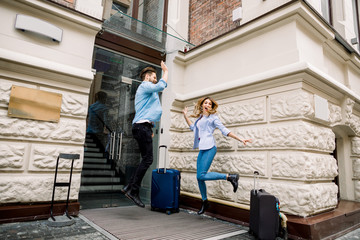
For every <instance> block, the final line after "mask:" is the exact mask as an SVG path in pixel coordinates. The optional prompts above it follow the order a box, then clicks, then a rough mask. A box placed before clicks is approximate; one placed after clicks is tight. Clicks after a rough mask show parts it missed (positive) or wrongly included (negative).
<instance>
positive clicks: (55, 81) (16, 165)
mask: <svg viewBox="0 0 360 240" xmlns="http://www.w3.org/2000/svg"><path fill="white" fill-rule="evenodd" d="M54 2H56V3H58V4H53V3H52V1H45V2H44V1H25V2H24V1H7V0H6V1H1V3H0V8H1V9H2V10H3V13H4V14H2V15H1V16H0V18H1V20H2V22H3V23H4V26H7V27H6V28H3V30H2V31H1V33H0V42H3V43H6V44H7V45H4V46H0V52H1V54H0V55H1V56H2V57H1V58H0V205H7V204H14V203H16V204H29V203H30V204H37V203H43V202H49V201H51V198H52V190H53V184H54V175H55V168H56V160H57V158H58V156H59V154H60V153H70V154H80V159H78V160H75V161H74V166H73V176H72V182H71V187H70V199H71V200H77V199H78V193H79V188H80V176H81V169H82V164H83V155H84V153H83V152H84V148H83V145H84V139H85V134H86V133H85V131H86V116H87V109H88V94H89V89H90V85H91V81H92V79H93V72H92V71H91V63H92V54H93V47H94V45H93V43H94V39H95V36H96V34H97V32H98V31H99V30H100V29H101V22H100V21H99V20H95V19H94V18H89V17H88V16H85V15H81V14H79V13H76V12H74V11H67V10H66V9H67V8H63V7H61V6H60V5H65V6H67V7H70V8H74V4H75V2H76V1H70V0H63V1H54ZM77 2H78V1H77ZM96 2H98V6H99V7H101V2H99V1H92V3H93V4H92V5H91V6H94V4H95V3H96ZM95 8H96V6H95ZM64 9H65V10H64ZM19 13H21V14H24V15H25V14H26V15H28V16H31V17H33V18H37V19H38V20H39V21H46V22H48V23H50V24H53V25H55V26H56V27H58V28H59V29H61V30H62V32H63V35H62V39H61V41H59V42H54V41H52V40H51V39H48V38H44V37H43V36H41V35H37V34H33V33H31V32H29V31H19V30H17V29H15V28H14V24H13V21H15V19H16V16H17V14H19ZM94 17H96V16H94ZM80 46H81V47H80ZM12 86H22V87H26V88H29V89H36V90H42V91H47V92H52V93H58V94H61V98H62V102H61V109H60V120H59V121H58V122H48V121H38V120H34V119H31V118H28V119H25V118H16V117H10V116H8V108H9V102H10V95H11V89H12ZM70 168H71V160H66V159H60V162H59V166H58V178H57V182H68V181H69V174H70ZM67 191H68V188H67V187H59V188H56V191H55V200H56V201H57V200H66V197H67Z"/></svg>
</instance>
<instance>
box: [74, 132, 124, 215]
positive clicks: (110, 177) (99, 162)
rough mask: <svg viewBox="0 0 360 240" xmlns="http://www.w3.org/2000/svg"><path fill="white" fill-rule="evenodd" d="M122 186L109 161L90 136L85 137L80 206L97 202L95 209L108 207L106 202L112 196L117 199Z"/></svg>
mask: <svg viewBox="0 0 360 240" xmlns="http://www.w3.org/2000/svg"><path fill="white" fill-rule="evenodd" d="M122 186H123V185H122V184H121V179H120V176H119V174H117V172H116V171H115V169H114V167H112V164H111V161H108V160H107V158H106V157H105V154H104V152H102V151H101V148H100V147H99V146H98V144H97V143H96V141H95V140H94V139H93V138H92V136H91V135H86V139H85V147H84V163H83V168H82V173H81V186H80V192H79V201H80V204H81V205H86V203H89V202H90V201H94V200H97V201H99V202H101V201H102V202H101V206H97V207H108V201H107V200H108V199H112V198H114V196H115V198H119V195H121V194H120V190H121V187H122ZM86 208H91V207H89V206H88V207H86Z"/></svg>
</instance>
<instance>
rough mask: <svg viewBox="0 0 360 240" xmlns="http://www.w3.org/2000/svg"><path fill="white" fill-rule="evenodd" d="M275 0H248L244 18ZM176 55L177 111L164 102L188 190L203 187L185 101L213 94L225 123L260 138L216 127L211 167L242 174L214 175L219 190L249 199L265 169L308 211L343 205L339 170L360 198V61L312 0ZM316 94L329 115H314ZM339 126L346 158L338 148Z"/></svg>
mask: <svg viewBox="0 0 360 240" xmlns="http://www.w3.org/2000/svg"><path fill="white" fill-rule="evenodd" d="M276 2H277V3H276V4H278V2H279V1H276ZM284 2H287V1H284ZM284 2H282V3H284ZM261 4H263V5H262V6H259V5H261ZM265 4H267V5H265ZM275 7H276V6H275V1H252V0H251V1H250V0H247V1H243V11H244V18H243V20H242V22H241V24H243V23H244V22H246V21H248V22H249V21H250V20H251V19H254V18H255V16H260V15H261V14H262V13H263V12H264V11H269V10H270V9H274V8H275ZM251 9H252V11H253V12H252V11H250V10H251ZM256 9H258V11H257V10H256ZM247 10H249V12H247ZM170 19H171V18H170ZM167 62H168V63H169V64H168V66H169V70H170V75H169V76H170V80H169V87H168V89H167V91H166V92H165V94H164V97H165V99H166V101H164V102H163V106H164V109H170V113H168V111H167V110H164V114H163V118H162V124H163V126H164V135H163V136H162V137H161V139H160V142H162V141H163V142H166V143H167V144H168V145H170V151H169V157H170V161H171V163H170V166H171V167H175V168H178V169H181V170H182V182H181V184H182V191H183V193H185V194H190V195H192V196H198V197H199V191H198V187H197V181H196V174H195V172H196V156H197V151H193V150H192V144H193V133H192V132H190V131H189V130H188V128H187V125H186V124H185V120H184V118H183V116H182V113H181V110H182V109H183V107H184V106H189V107H190V110H191V107H192V106H193V103H194V102H195V101H196V100H197V99H198V98H200V97H202V96H206V95H210V96H212V97H214V98H215V99H216V100H217V101H218V103H219V104H220V107H219V112H218V114H219V116H220V118H221V120H222V121H223V122H224V124H225V125H226V126H227V127H228V128H229V129H230V130H231V131H233V132H235V133H236V134H237V135H238V136H240V137H243V138H252V139H253V140H254V142H253V143H252V144H249V145H248V146H247V147H243V146H241V145H239V144H238V143H235V142H234V141H233V140H232V139H230V138H224V137H222V136H221V135H220V134H219V133H216V134H215V136H216V140H217V144H218V149H219V150H218V153H217V155H216V157H215V160H214V162H213V165H212V168H211V170H212V171H218V172H223V173H227V172H229V171H232V172H237V173H239V174H240V176H241V177H240V179H241V180H240V182H239V184H240V187H239V192H237V193H236V194H233V193H232V192H231V185H230V184H229V183H228V182H226V181H214V182H208V183H207V186H208V194H209V197H210V199H217V200H223V201H225V202H228V204H229V205H235V206H239V207H241V206H242V205H243V204H249V200H250V199H249V191H250V189H252V187H253V178H252V172H253V171H254V170H258V171H259V172H260V173H261V180H260V182H261V183H260V187H262V188H265V189H267V190H268V191H269V192H272V193H273V194H275V195H276V196H278V197H279V198H280V201H281V204H282V210H283V211H284V212H286V213H290V214H295V215H299V216H309V215H312V214H316V213H319V212H322V211H326V210H329V209H333V208H335V207H336V204H337V192H338V187H337V186H336V185H335V184H334V183H333V182H332V180H333V179H334V178H335V176H337V175H338V174H339V179H340V194H341V197H342V198H343V199H347V200H356V201H360V199H359V196H360V192H359V189H360V187H359V185H360V178H359V177H358V175H359V174H358V169H359V168H358V158H359V157H358V156H359V155H358V153H356V151H357V150H353V149H354V148H355V149H358V146H357V145H356V143H357V141H350V139H352V138H351V137H350V136H352V135H354V134H355V135H356V136H357V138H358V136H359V134H360V124H359V123H360V120H359V119H360V118H359V117H360V114H359V111H358V110H356V109H359V106H360V97H359V96H360V94H359V93H360V92H358V86H359V85H360V83H359V82H358V79H360V71H359V70H360V65H359V64H358V58H357V57H354V56H353V55H349V54H348V53H346V52H345V51H344V49H342V48H341V47H338V43H337V42H336V41H335V40H334V34H333V33H332V32H331V31H330V29H329V28H328V27H327V26H326V25H324V24H323V23H322V22H321V21H319V19H317V17H316V15H314V14H313V13H312V12H311V10H310V9H308V8H307V6H306V5H304V4H302V3H301V2H298V3H295V4H292V5H288V6H287V7H284V8H281V9H280V10H278V11H275V12H273V13H272V14H269V15H266V16H263V17H262V18H260V19H258V20H257V21H253V22H251V23H248V24H246V25H244V26H243V27H240V28H239V29H238V30H236V31H232V32H231V33H230V34H227V35H225V36H222V37H221V38H218V39H216V40H213V41H211V42H209V43H207V44H205V45H202V46H198V47H197V48H196V49H194V50H192V51H190V52H189V53H186V54H182V53H177V54H173V55H170V56H168V58H167ZM350 83H351V84H350ZM350 86H351V88H349V87H350ZM315 95H317V96H320V97H321V98H323V99H324V100H325V101H326V103H327V104H325V105H323V106H327V107H328V112H329V116H328V118H326V117H323V118H322V119H318V118H316V117H315V113H316V111H317V109H316V108H315ZM168 119H171V122H170V123H168ZM165 122H166V124H165ZM358 122H359V123H358ZM338 126H345V127H344V128H342V127H341V128H339V127H338ZM335 129H336V131H337V132H336V135H335V133H334V131H335ZM349 129H350V130H349ZM339 131H340V132H339ZM339 136H342V137H341V138H342V145H338V146H339V149H338V151H339V156H338V161H339V168H338V167H337V165H336V161H335V158H334V157H332V156H331V155H330V154H331V153H332V152H333V150H334V149H335V137H339ZM357 138H356V139H357Z"/></svg>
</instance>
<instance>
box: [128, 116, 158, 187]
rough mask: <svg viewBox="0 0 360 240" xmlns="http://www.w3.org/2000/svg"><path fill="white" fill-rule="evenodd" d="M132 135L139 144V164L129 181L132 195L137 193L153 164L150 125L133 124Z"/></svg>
mask: <svg viewBox="0 0 360 240" xmlns="http://www.w3.org/2000/svg"><path fill="white" fill-rule="evenodd" d="M132 134H133V136H134V138H135V139H136V141H137V142H138V144H139V148H140V153H141V158H142V160H141V162H140V164H139V166H138V167H137V169H136V171H135V172H134V174H133V176H132V177H131V179H130V182H129V184H130V186H131V191H132V193H139V189H140V186H141V181H142V179H143V178H144V176H145V173H146V171H147V170H148V168H149V167H150V165H151V164H152V162H153V140H152V125H151V124H150V123H135V124H134V125H133V127H132Z"/></svg>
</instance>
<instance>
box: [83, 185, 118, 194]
mask: <svg viewBox="0 0 360 240" xmlns="http://www.w3.org/2000/svg"><path fill="white" fill-rule="evenodd" d="M121 187H122V185H120V184H119V185H93V186H80V192H81V193H85V192H86V193H90V192H105V191H120V190H121Z"/></svg>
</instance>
